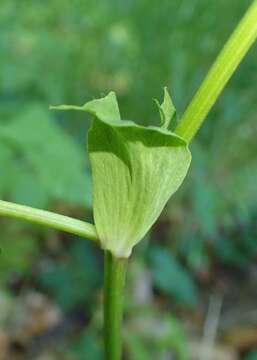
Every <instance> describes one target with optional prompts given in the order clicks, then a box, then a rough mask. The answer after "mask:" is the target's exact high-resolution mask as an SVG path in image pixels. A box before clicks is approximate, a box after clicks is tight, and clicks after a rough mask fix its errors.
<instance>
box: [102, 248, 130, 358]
mask: <svg viewBox="0 0 257 360" xmlns="http://www.w3.org/2000/svg"><path fill="white" fill-rule="evenodd" d="M126 267H127V260H126V259H118V258H115V257H114V256H113V255H112V254H111V253H110V252H109V251H106V252H105V261H104V351H105V357H104V359H105V360H120V359H121V355H122V327H121V323H122V313H123V297H124V286H125V277H126Z"/></svg>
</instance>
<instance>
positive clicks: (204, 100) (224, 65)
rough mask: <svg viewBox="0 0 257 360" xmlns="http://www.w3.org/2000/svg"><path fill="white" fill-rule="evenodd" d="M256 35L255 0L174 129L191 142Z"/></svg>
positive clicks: (256, 7) (256, 15)
mask: <svg viewBox="0 0 257 360" xmlns="http://www.w3.org/2000/svg"><path fill="white" fill-rule="evenodd" d="M256 38H257V0H254V1H253V3H252V5H251V6H250V7H249V9H248V11H247V12H246V14H245V16H244V17H243V19H242V20H241V22H240V23H239V25H238V26H237V28H236V29H235V31H234V32H233V33H232V35H231V36H230V38H229V40H228V41H227V43H226V44H225V46H224V48H223V49H222V51H221V53H220V55H219V56H218V58H217V60H216V61H215V63H214V64H213V66H212V68H211V70H210V71H209V73H208V74H207V76H206V78H205V79H204V81H203V83H202V85H201V86H200V88H199V90H198V91H197V92H196V94H195V96H194V97H193V99H192V101H191V103H190V104H189V106H188V108H187V109H186V111H185V113H184V114H183V116H182V119H181V121H180V123H179V124H178V126H177V128H176V130H175V132H176V133H177V134H178V135H180V136H182V137H183V138H184V139H185V140H187V141H188V142H190V141H191V140H192V138H193V137H194V135H195V134H196V132H197V130H198V129H199V127H200V126H201V124H202V122H203V121H204V119H205V117H206V116H207V114H208V113H209V111H210V109H211V108H212V106H213V105H214V103H215V101H216V100H217V98H218V97H219V95H220V93H221V91H222V90H223V88H224V87H225V85H226V84H227V82H228V80H229V79H230V78H231V76H232V75H233V73H234V72H235V70H236V69H237V67H238V66H239V64H240V62H241V61H242V60H243V58H244V56H245V55H246V53H247V51H248V50H249V49H250V47H251V46H252V44H253V43H254V41H255V40H256Z"/></svg>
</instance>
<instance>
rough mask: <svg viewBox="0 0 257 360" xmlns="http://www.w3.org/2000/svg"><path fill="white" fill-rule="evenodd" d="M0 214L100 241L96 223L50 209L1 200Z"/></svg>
mask: <svg viewBox="0 0 257 360" xmlns="http://www.w3.org/2000/svg"><path fill="white" fill-rule="evenodd" d="M0 215H1V216H9V217H13V218H16V219H20V220H26V221H29V222H32V223H35V224H40V225H45V226H48V227H52V228H54V229H57V230H62V231H65V232H68V233H70V234H74V235H78V236H82V237H85V238H87V239H89V240H93V241H98V236H97V233H96V229H95V227H94V225H92V224H89V223H87V222H84V221H81V220H77V219H73V218H70V217H68V216H64V215H59V214H55V213H53V212H50V211H45V210H40V209H34V208H31V207H29V206H24V205H18V204H14V203H10V202H7V201H3V200H0Z"/></svg>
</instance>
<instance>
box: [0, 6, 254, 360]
mask: <svg viewBox="0 0 257 360" xmlns="http://www.w3.org/2000/svg"><path fill="white" fill-rule="evenodd" d="M256 37H257V0H254V1H253V3H252V5H251V6H250V7H249V9H248V11H247V12H246V14H245V16H244V17H243V19H242V20H241V22H240V23H239V25H238V26H237V28H236V29H235V31H234V32H233V34H232V35H231V37H230V38H229V40H228V41H227V43H226V45H225V46H224V48H223V49H222V51H221V53H220V55H219V56H218V58H217V60H216V61H215V63H214V64H213V66H212V68H211V70H210V72H209V73H208V74H207V76H206V78H205V79H204V81H203V83H202V84H201V86H200V88H199V90H198V91H197V92H196V94H195V96H194V98H193V99H192V101H191V103H190V104H189V106H188V108H187V109H186V111H185V113H184V114H183V115H182V117H181V119H180V121H179V122H178V123H177V120H176V111H175V108H174V105H173V103H172V100H171V98H170V96H169V93H168V90H167V89H166V88H165V89H164V100H163V102H162V104H159V102H158V101H156V103H157V106H158V109H159V112H160V119H161V121H160V126H159V127H156V126H149V127H143V126H140V125H138V124H136V123H135V122H132V121H128V120H122V119H121V116H120V111H119V107H118V103H117V99H116V95H115V93H114V92H110V93H109V94H108V95H107V96H106V97H104V98H102V99H96V100H91V101H89V102H87V103H85V104H84V105H83V106H75V105H60V106H54V107H52V108H54V109H58V110H79V111H85V112H88V113H89V114H91V115H92V124H91V128H90V130H89V132H88V143H87V147H88V153H89V159H90V164H91V168H92V178H93V215H94V222H95V225H92V224H88V223H86V222H84V221H80V220H75V219H71V218H69V217H66V216H63V215H58V214H54V213H51V212H47V211H43V210H38V209H33V208H30V207H27V206H22V205H17V204H13V203H9V202H6V201H0V214H2V215H5V216H11V217H16V218H20V219H24V220H28V221H31V222H34V223H38V224H42V225H47V226H50V227H53V228H56V229H60V230H63V231H67V232H69V233H72V234H76V235H79V236H83V237H86V238H88V239H91V240H94V241H96V243H97V244H99V245H100V246H101V248H102V249H103V250H104V251H105V270H104V272H105V279H104V282H105V284H104V293H105V300H104V322H105V335H104V340H105V359H106V360H119V359H120V358H121V349H122V346H121V319H122V302H123V301H122V299H123V293H124V291H123V288H124V282H125V272H126V264H127V260H126V259H127V258H128V257H129V256H130V255H131V252H132V249H133V247H134V246H135V245H136V244H137V243H138V242H139V241H140V240H141V239H142V238H143V237H144V235H145V234H146V233H147V231H148V230H149V229H150V228H151V226H152V225H153V224H154V222H155V221H156V220H157V218H158V217H159V215H160V213H161V212H162V210H163V208H164V206H165V204H166V203H167V201H168V200H169V199H170V197H171V196H172V194H174V193H175V191H176V190H177V189H178V188H179V187H180V185H181V184H182V182H183V180H184V178H185V176H186V174H187V171H188V169H189V165H190V162H191V154H190V151H189V144H190V142H191V140H192V139H193V137H194V135H195V134H196V132H197V130H198V129H199V127H200V125H201V124H202V122H203V120H204V119H205V117H206V115H207V114H208V112H209V111H210V109H211V107H212V106H213V104H214V103H215V101H216V100H217V98H218V96H219V95H220V93H221V91H222V90H223V88H224V87H225V85H226V83H227V82H228V80H229V79H230V77H231V76H232V75H233V73H234V72H235V70H236V68H237V67H238V65H239V64H240V62H241V61H242V59H243V57H244V56H245V55H246V53H247V51H248V50H249V48H250V47H251V45H252V44H253V42H254V41H255V40H256ZM171 281H172V279H171Z"/></svg>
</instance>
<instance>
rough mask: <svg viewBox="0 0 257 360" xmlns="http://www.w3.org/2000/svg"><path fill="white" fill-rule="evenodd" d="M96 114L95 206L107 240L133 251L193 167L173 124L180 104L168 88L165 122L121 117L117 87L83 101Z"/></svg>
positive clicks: (92, 145) (119, 253)
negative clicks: (153, 123) (157, 124)
mask: <svg viewBox="0 0 257 360" xmlns="http://www.w3.org/2000/svg"><path fill="white" fill-rule="evenodd" d="M55 108H57V109H60V110H69V109H75V110H82V111H87V112H89V113H90V114H92V115H93V117H94V120H93V123H92V126H91V128H90V130H89V133H88V151H89V158H90V162H91V167H92V176H93V211H94V221H95V226H96V230H97V233H98V236H99V239H100V243H101V246H102V247H103V248H104V249H106V250H109V251H110V252H111V253H112V254H113V255H115V256H116V257H128V256H129V255H130V253H131V250H132V248H133V246H134V245H135V244H137V243H138V242H139V241H140V240H141V239H142V238H143V237H144V235H145V234H146V232H147V231H148V230H149V228H150V227H151V226H152V225H153V223H154V222H155V221H156V219H157V218H158V216H159V215H160V213H161V211H162V210H163V208H164V206H165V204H166V203H167V201H168V200H169V198H170V196H171V195H172V194H173V193H174V192H175V191H176V190H177V189H178V187H179V186H180V185H181V183H182V181H183V179H184V178H185V176H186V173H187V171H188V168H189V165H190V161H191V154H190V151H189V149H188V145H187V143H186V141H185V140H184V139H182V138H181V137H179V136H178V135H176V134H175V133H172V132H171V131H169V130H168V127H169V125H171V124H170V122H172V121H173V120H174V114H175V109H174V106H173V104H172V102H171V99H170V98H169V95H168V93H167V90H166V91H165V99H164V102H163V104H162V105H159V110H160V112H161V120H162V126H163V127H161V128H159V127H153V126H151V127H143V126H139V125H137V124H135V123H134V122H132V121H125V120H121V118H120V112H119V107H118V103H117V100H116V96H115V93H113V92H111V93H109V94H108V95H107V96H106V97H104V98H102V99H98V100H92V101H89V102H87V103H86V104H85V105H83V106H81V107H78V106H72V105H61V106H58V107H55Z"/></svg>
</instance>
